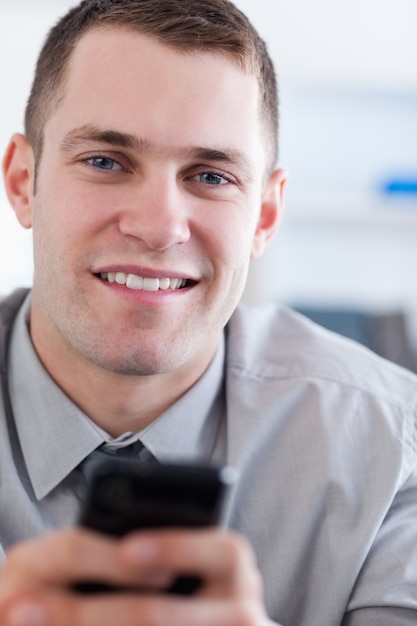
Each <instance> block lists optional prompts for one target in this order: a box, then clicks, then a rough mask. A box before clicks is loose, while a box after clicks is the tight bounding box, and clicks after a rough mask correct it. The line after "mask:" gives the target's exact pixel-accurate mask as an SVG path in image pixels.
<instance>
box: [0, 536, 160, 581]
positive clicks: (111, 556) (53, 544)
mask: <svg viewBox="0 0 417 626" xmlns="http://www.w3.org/2000/svg"><path fill="white" fill-rule="evenodd" d="M3 579H4V580H5V581H6V583H7V586H8V587H9V588H13V587H14V588H16V587H18V588H20V589H23V588H25V589H33V588H42V587H53V588H58V587H63V586H68V585H72V584H74V583H78V582H80V581H103V582H106V583H108V584H110V585H111V584H113V585H117V586H132V585H140V584H145V583H146V584H149V585H154V584H155V585H156V586H164V585H166V582H167V575H166V574H165V573H164V572H159V571H155V569H152V568H149V567H147V568H146V570H144V571H142V570H141V567H140V564H139V563H138V562H136V563H132V562H131V561H129V560H126V558H125V556H124V554H123V552H122V551H121V550H120V542H119V540H117V539H114V538H111V537H107V536H105V535H100V534H98V533H93V532H90V531H86V530H84V529H72V530H69V531H63V532H60V533H51V534H50V535H46V536H44V537H42V538H40V539H37V540H34V541H30V542H26V543H22V544H19V545H17V546H16V547H15V548H12V549H11V550H10V552H9V553H8V556H7V559H6V565H5V568H4V571H3ZM168 580H170V578H169V577H168Z"/></svg>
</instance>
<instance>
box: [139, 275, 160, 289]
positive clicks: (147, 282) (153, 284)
mask: <svg viewBox="0 0 417 626" xmlns="http://www.w3.org/2000/svg"><path fill="white" fill-rule="evenodd" d="M158 289H159V278H144V279H143V290H144V291H158Z"/></svg>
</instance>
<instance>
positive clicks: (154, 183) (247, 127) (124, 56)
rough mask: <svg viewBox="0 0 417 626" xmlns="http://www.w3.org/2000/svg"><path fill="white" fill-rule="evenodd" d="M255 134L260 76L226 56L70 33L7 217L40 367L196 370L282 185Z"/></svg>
mask: <svg viewBox="0 0 417 626" xmlns="http://www.w3.org/2000/svg"><path fill="white" fill-rule="evenodd" d="M262 137H263V133H262V129H261V123H260V116H259V89H258V84H257V80H256V78H255V77H253V76H249V75H247V74H245V73H243V72H242V71H241V69H240V68H239V67H238V66H237V64H236V63H235V62H234V61H232V60H229V59H228V58H227V57H225V56H222V55H218V54H211V53H201V54H197V53H195V54H194V53H186V54H185V53H184V54H183V53H179V52H177V51H174V50H172V49H170V48H168V47H166V46H163V45H161V44H159V43H157V42H156V41H155V40H153V39H150V38H146V37H143V36H140V35H138V34H136V33H133V32H131V31H129V30H114V29H113V30H110V29H107V30H93V31H90V32H89V33H87V34H86V35H85V36H83V38H82V39H81V40H80V42H79V44H78V45H77V48H76V50H75V52H74V54H73V57H72V59H71V61H70V64H69V74H68V77H67V85H66V88H65V92H64V97H63V100H62V102H60V104H59V106H58V107H57V108H56V110H55V111H54V113H53V114H52V116H51V117H50V119H49V120H48V121H47V123H46V125H45V129H44V148H43V154H42V158H41V161H40V163H39V164H38V172H37V190H36V195H35V197H34V199H33V201H32V200H31V199H30V198H29V199H28V201H27V203H26V205H25V206H23V205H22V206H21V207H20V208H18V209H16V212H17V214H18V217H19V219H20V221H21V222H22V224H24V225H25V226H33V231H34V254H35V278H34V285H33V305H32V317H31V332H32V336H33V340H34V343H35V346H36V347H37V350H38V352H39V354H40V355H41V357H42V355H44V356H45V360H46V361H47V362H48V363H50V364H52V365H50V366H51V367H53V362H54V359H55V362H56V363H59V362H61V363H62V361H63V360H64V359H65V358H66V357H68V358H69V360H70V362H71V361H72V362H77V363H83V364H84V365H88V363H90V364H91V363H94V364H95V365H98V366H99V367H101V368H105V369H106V370H110V371H112V372H118V373H122V374H128V375H151V374H157V373H164V372H169V371H172V370H175V369H178V368H190V369H192V370H193V371H195V372H196V373H197V372H198V373H201V372H202V371H203V370H204V368H205V367H206V366H207V364H208V362H209V361H210V359H211V358H212V356H213V354H214V351H215V349H216V347H217V344H218V340H219V336H220V333H221V330H222V328H223V327H224V325H225V324H226V322H227V321H228V319H229V318H230V316H231V314H232V312H233V310H234V309H235V307H236V305H237V303H238V301H239V299H240V296H241V294H242V291H243V288H244V284H245V280H246V275H247V270H248V265H249V261H250V258H251V256H252V257H254V256H257V255H258V254H259V253H260V252H261V251H262V249H263V247H264V245H265V243H266V241H267V240H268V238H269V237H270V235H271V234H272V232H273V230H274V229H275V223H276V214H277V208H278V205H279V200H280V194H281V190H282V186H283V176H282V175H281V174H277V173H275V174H274V175H273V176H272V178H271V179H270V180H269V182H268V183H267V184H266V186H265V167H266V165H265V162H266V150H265V146H264V144H263V140H262ZM9 187H10V185H9ZM9 195H10V194H9ZM15 208H16V207H15ZM46 355H48V356H46ZM67 360H68V359H67Z"/></svg>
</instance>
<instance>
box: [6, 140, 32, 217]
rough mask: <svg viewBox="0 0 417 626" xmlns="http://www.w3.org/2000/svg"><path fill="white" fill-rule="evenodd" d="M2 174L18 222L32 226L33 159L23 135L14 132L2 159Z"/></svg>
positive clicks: (30, 148) (29, 146)
mask: <svg viewBox="0 0 417 626" xmlns="http://www.w3.org/2000/svg"><path fill="white" fill-rule="evenodd" d="M3 176H4V183H5V187H6V192H7V197H8V198H9V202H10V204H11V205H12V207H13V209H14V212H15V214H16V217H17V219H18V220H19V222H20V224H21V225H22V226H23V227H24V228H31V227H32V212H33V198H34V179H35V159H34V156H33V150H32V147H31V145H30V144H29V142H28V140H27V139H26V137H25V136H24V135H20V134H18V133H16V134H15V135H13V137H12V138H11V140H10V143H9V145H8V147H7V150H6V154H5V156H4V159H3Z"/></svg>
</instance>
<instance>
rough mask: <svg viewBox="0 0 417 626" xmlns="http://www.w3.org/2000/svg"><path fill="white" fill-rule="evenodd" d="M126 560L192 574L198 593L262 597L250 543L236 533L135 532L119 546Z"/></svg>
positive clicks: (194, 531)
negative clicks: (200, 581) (198, 581)
mask: <svg viewBox="0 0 417 626" xmlns="http://www.w3.org/2000/svg"><path fill="white" fill-rule="evenodd" d="M121 550H122V551H123V552H124V554H125V556H126V560H131V562H132V563H134V562H136V563H137V564H140V566H141V567H142V568H144V567H145V566H146V565H147V566H148V567H152V568H155V569H156V570H160V571H167V572H172V573H177V574H194V575H198V576H199V577H201V578H202V579H203V581H204V585H203V587H202V589H201V592H200V595H201V594H203V595H204V594H205V595H207V594H210V595H216V596H218V595H230V594H251V595H252V596H253V597H257V598H259V597H261V595H262V585H261V580H260V575H259V573H258V569H257V566H256V560H255V555H254V551H253V549H252V547H251V546H250V544H249V543H248V542H247V541H246V540H245V539H244V538H243V537H242V536H241V535H239V534H237V533H232V532H228V533H223V532H220V531H219V530H217V529H216V530H203V531H202V530H192V531H190V530H187V531H182V530H181V531H177V530H171V531H161V532H158V533H154V532H148V531H146V532H141V533H137V534H136V533H135V534H132V535H130V536H129V537H127V538H126V539H125V540H124V541H123V542H122V546H121Z"/></svg>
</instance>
